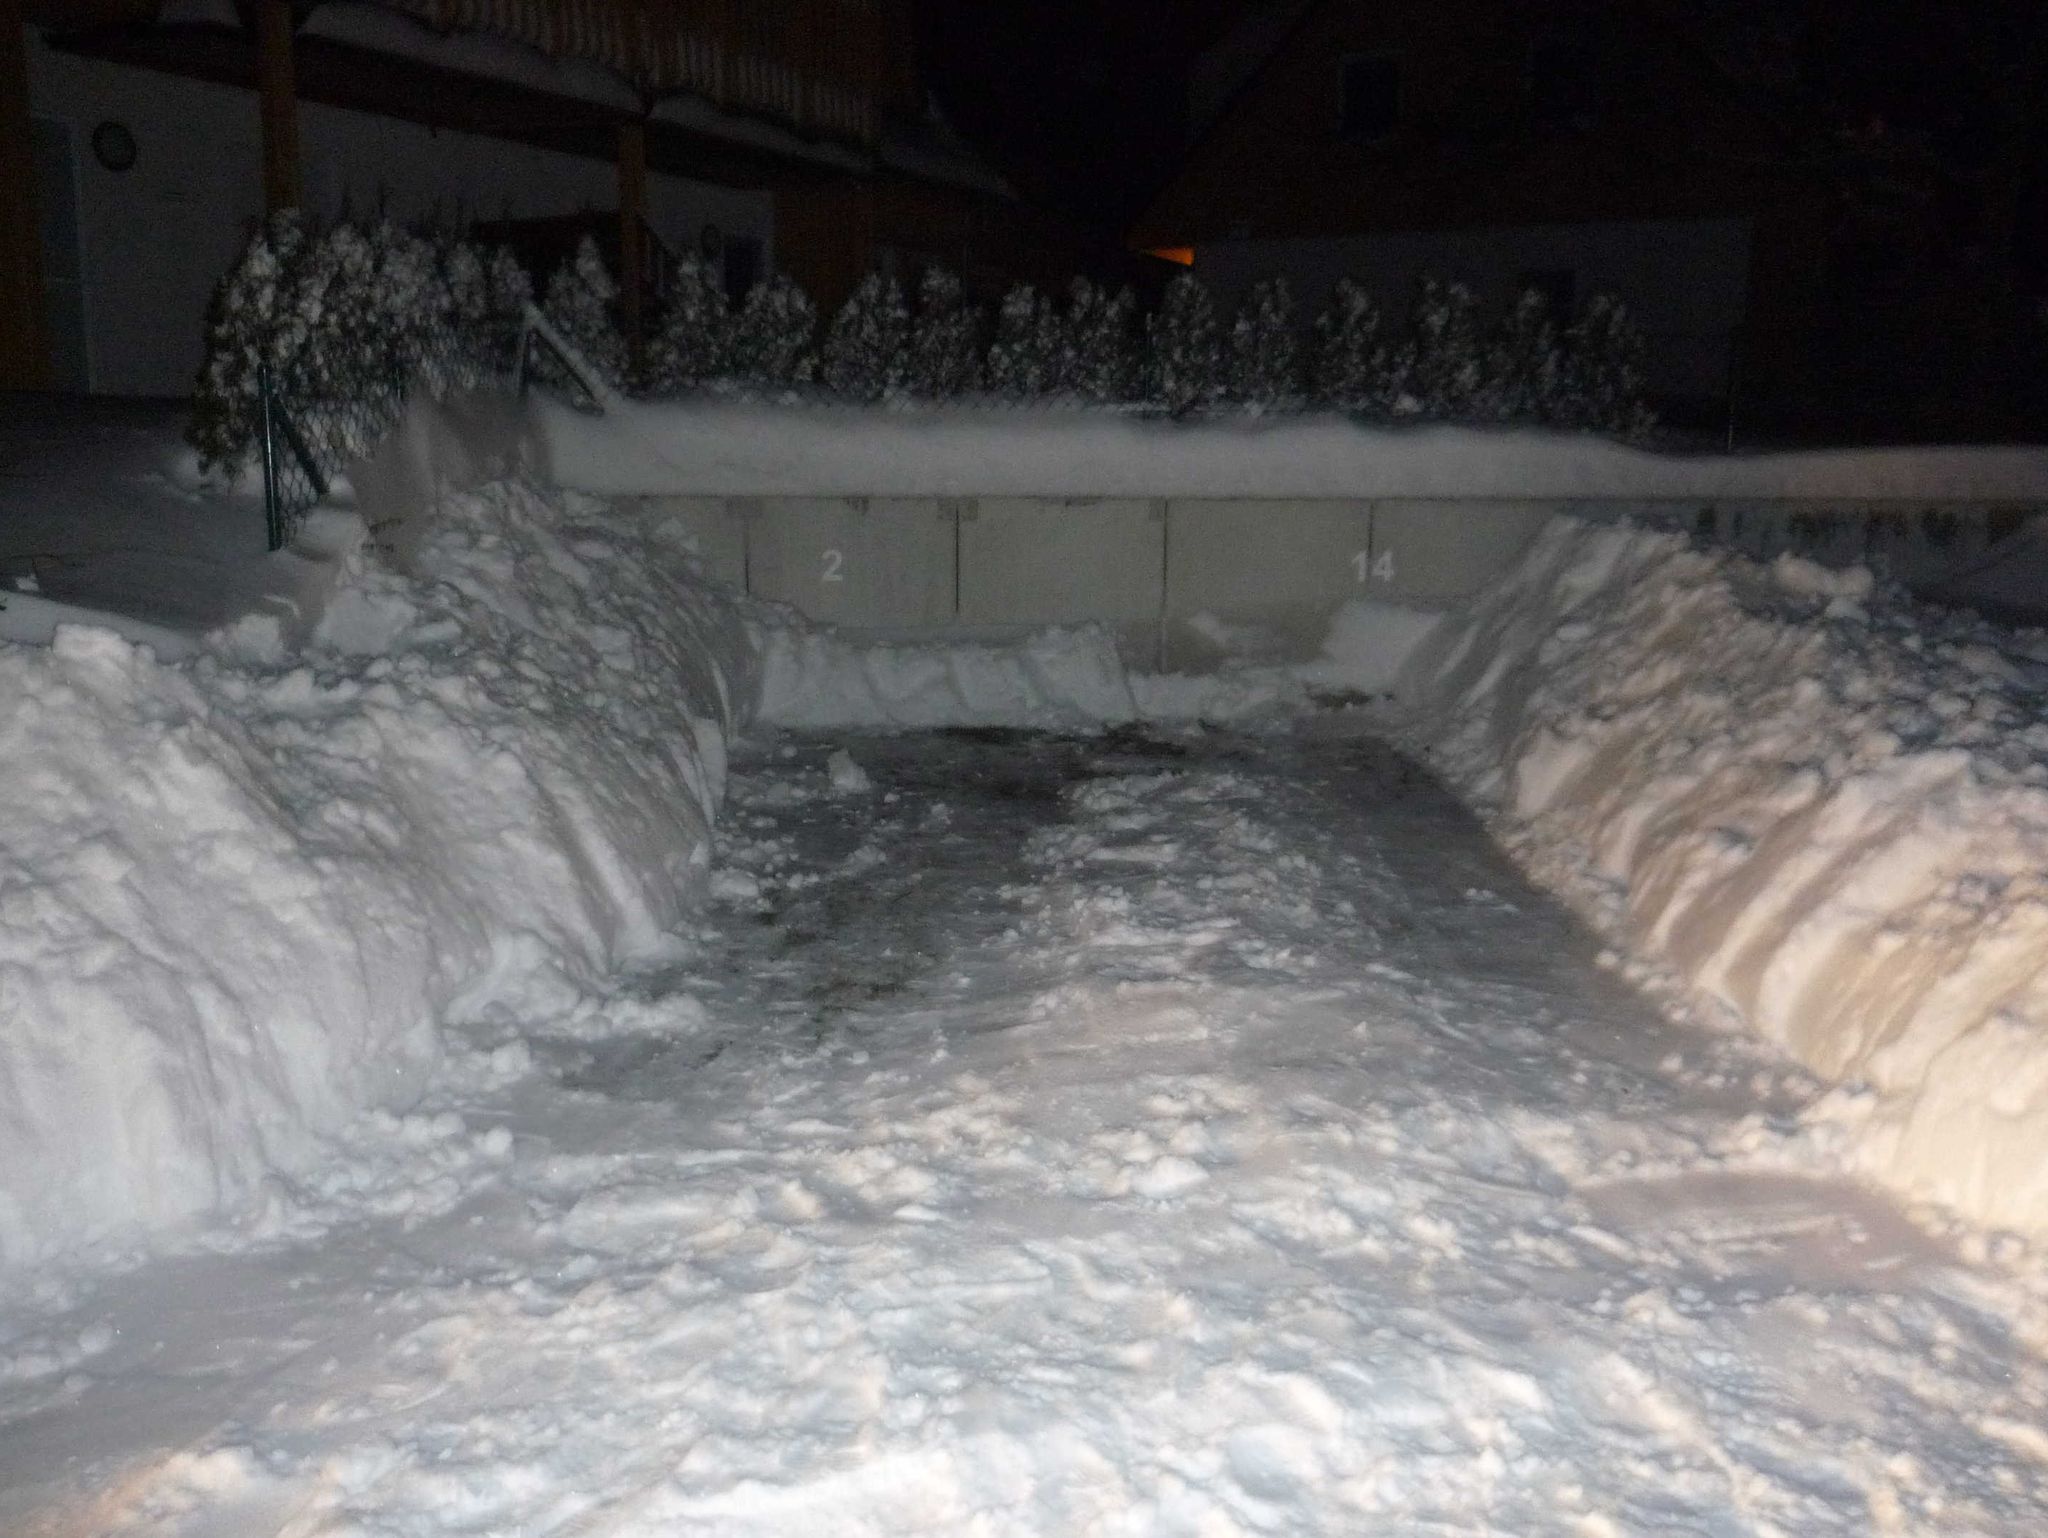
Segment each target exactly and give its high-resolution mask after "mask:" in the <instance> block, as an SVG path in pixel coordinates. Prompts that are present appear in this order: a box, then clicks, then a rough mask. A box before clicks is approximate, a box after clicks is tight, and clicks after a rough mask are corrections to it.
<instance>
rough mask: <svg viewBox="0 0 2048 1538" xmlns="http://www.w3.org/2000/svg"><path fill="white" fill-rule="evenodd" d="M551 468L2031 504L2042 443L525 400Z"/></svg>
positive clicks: (1219, 490) (1089, 486) (935, 490)
mask: <svg viewBox="0 0 2048 1538" xmlns="http://www.w3.org/2000/svg"><path fill="white" fill-rule="evenodd" d="M533 409H534V412H535V418H534V420H535V426H536V428H537V430H538V432H539V434H540V437H541V439H542V441H543V442H544V443H545V445H546V454H547V459H548V464H549V470H550V473H551V474H552V475H553V476H554V478H555V479H556V480H557V481H558V482H559V483H560V484H562V485H564V486H571V487H574V488H576V489H577V490H579V491H587V492H595V493H598V494H601V495H655V496H658V495H665V494H688V495H693V496H759V497H817V496H885V497H886V496H902V497H956V496H957V497H975V496H980V497H993V496H1046V497H1259V498H1267V497H1502V498H1509V499H1520V500H1528V499H1537V500H1557V499H1570V498H1574V497H1604V498H1619V499H1623V500H1631V501H1652V500H1656V499H1659V498H1666V497H1686V498H1738V499H1740V498H1776V497H1788V498H1802V497H1804V498H1823V499H1825V498H1845V499H1854V498H1901V497H1903V498H1925V499H1927V500H1929V501H1933V502H1942V503H1953V502H1967V501H1973V500H1976V501H1997V500H2011V499H2018V500H2021V501H2030V500H2038V499H2039V497H2040V495H2041V491H2042V487H2043V486H2044V485H2048V449H2040V448H1952V447H1939V448H1925V447H1922V448H1897V449H1829V450H1808V451H1802V452H1797V453H1772V454H1665V453H1657V452H1653V451H1651V450H1647V449H1638V448H1630V447H1628V446H1627V445H1624V444H1620V443H1616V442H1614V441H1612V440H1611V439H1607V438H1602V437H1599V436H1597V435H1594V434H1591V433H1561V432H1552V431H1547V430H1542V429H1536V428H1501V429H1491V428H1473V427H1369V426H1363V425H1360V424H1359V423H1356V422H1354V421H1352V420H1350V419H1349V418H1347V417H1342V416H1301V417H1292V416H1290V417H1253V416H1219V417H1216V418H1213V419H1206V420H1202V421H1198V422H1172V421H1164V420H1159V419H1154V418H1146V417H1128V416H1120V415H1117V414H1115V413H1113V412H1104V411H1093V410H1087V409H1081V408H1071V409H1059V408H1033V409H1020V408H1016V407H1009V408H1004V407H972V406H948V407H943V408H935V409H911V408H903V409H896V408H887V407H857V406H824V405H807V406H778V405H748V404H737V403H732V402H720V401H715V400H691V401H669V402H647V401H619V402H614V403H612V404H611V405H609V406H608V407H607V410H606V413H605V415H603V416H588V415H585V414H584V413H582V412H579V411H576V410H574V409H572V408H571V407H569V406H566V405H564V404H562V403H561V402H559V401H556V400H553V399H551V398H548V397H543V396H537V397H535V398H534V405H533Z"/></svg>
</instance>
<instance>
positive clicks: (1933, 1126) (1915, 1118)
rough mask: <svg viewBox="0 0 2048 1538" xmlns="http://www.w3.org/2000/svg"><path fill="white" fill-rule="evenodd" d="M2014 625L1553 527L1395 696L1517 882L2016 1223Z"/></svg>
mask: <svg viewBox="0 0 2048 1538" xmlns="http://www.w3.org/2000/svg"><path fill="white" fill-rule="evenodd" d="M2012 641H2013V638H2012V637H2010V636H2004V637H2001V636H2000V634H1999V633H1998V632H1995V631H1992V630H1989V629H1987V628H1985V627H1983V626H1980V625H1978V624H1977V623H1975V622H1974V621H1968V620H1963V619H1958V618H1948V617H1943V616H1940V615H1938V614H1934V613H1932V612H1930V611H1926V610H1919V609H1914V608H1912V607H1910V606H1909V605H1907V604H1906V603H1905V602H1904V601H1903V600H1901V599H1899V598H1897V597H1896V596H1894V595H1892V594H1888V593H1885V592H1881V591H1876V590H1874V588H1873V584H1872V583H1871V582H1870V580H1869V579H1868V577H1867V575H1864V574H1844V573H1839V572H1825V571H1822V570H1821V569H1819V568H1817V567H1814V566H1812V565H1811V563H1808V562H1804V561H1798V560H1791V559H1785V560H1780V561H1779V562H1777V563H1776V564H1775V565H1771V566H1763V565H1758V564H1756V563H1753V562H1750V561H1747V560H1745V559H1743V558H1740V557H1737V556H1732V555H1727V554H1708V553H1701V552H1699V551H1695V550H1693V549H1691V548H1690V547H1689V546H1688V545H1687V543H1686V542H1685V541H1684V540H1682V539H1681V538H1679V537H1677V536H1674V535H1669V534H1661V533H1652V532H1648V531H1645V530H1642V529H1634V528H1625V527H1623V528H1616V527H1593V526H1588V525H1584V524H1580V523H1577V522H1573V521H1570V520H1559V521H1557V522H1555V523H1553V524H1552V525H1551V526H1550V527H1549V528H1548V529H1547V530H1546V531H1545V533H1544V534H1543V535H1542V537H1541V538H1540V539H1539V540H1538V542H1537V543H1536V544H1535V546H1534V547H1532V549H1531V551H1530V552H1529V554H1528V555H1527V556H1526V557H1525V559H1524V560H1523V562H1522V563H1521V565H1520V566H1519V567H1518V568H1517V569H1516V570H1514V571H1512V572H1511V573H1509V574H1508V575H1507V576H1505V577H1503V578H1501V579H1500V580H1499V581H1497V582H1496V583H1495V584H1494V585H1493V586H1492V587H1491V588H1490V589H1489V590H1487V591H1486V592H1484V593H1482V594H1481V595H1479V596H1478V597H1477V598H1476V599H1475V600H1473V601H1472V602H1471V603H1470V604H1469V606H1468V607H1467V609H1466V610H1465V611H1464V612H1463V613H1461V614H1460V615H1458V616H1456V617H1454V618H1453V619H1452V620H1450V621H1449V622H1447V623H1446V624H1445V625H1444V627H1443V628H1442V629H1441V630H1439V631H1438V632H1437V633H1436V634H1434V635H1433V636H1432V637H1430V638H1429V640H1428V641H1427V642H1426V643H1425V644H1424V645H1423V646H1422V647H1421V648H1420V649H1419V650H1418V651H1417V653H1416V654H1415V656H1414V657H1413V658H1411V660H1410V661H1409V664H1408V666H1407V668H1406V669H1405V672H1404V676H1403V681H1402V689H1403V693H1404V695H1405V696H1406V700H1407V703H1409V704H1410V705H1412V706H1414V707H1415V708H1416V709H1417V710H1418V712H1419V717H1418V719H1419V722H1420V737H1421V739H1422V740H1423V741H1424V742H1425V743H1427V744H1428V746H1429V747H1430V749H1431V751H1432V753H1433V755H1434V756H1435V757H1436V759H1437V760H1438V761H1439V762H1440V763H1441V764H1442V765H1443V766H1444V767H1445V768H1446V769H1447V770H1448V771H1449V773H1450V774H1451V775H1452V777H1453V778H1454V779H1455V780H1457V781H1458V782H1459V783H1460V784H1461V785H1462V786H1463V787H1464V788H1465V789H1466V790H1467V791H1468V792H1470V793H1473V794H1474V795H1475V796H1476V797H1477V798H1478V799H1479V800H1480V801H1481V802H1482V803H1484V804H1485V805H1487V806H1489V807H1490V808H1492V809H1493V810H1494V811H1495V812H1496V813H1497V815H1498V818H1499V820H1500V822H1501V823H1502V824H1504V825H1505V829H1506V831H1507V833H1508V835H1509V838H1510V841H1511V843H1513V844H1514V845H1516V847H1517V848H1518V851H1519V852H1521V853H1522V854H1523V855H1524V856H1525V857H1527V858H1529V859H1530V860H1531V862H1532V863H1533V864H1534V865H1535V866H1536V867H1537V868H1538V870H1539V871H1540V872H1541V873H1543V874H1544V875H1546V876H1547V877H1549V878H1551V879H1553V880H1555V881H1557V882H1559V883H1560V884H1562V885H1564V886H1565V887H1566V888H1567V889H1568V890H1573V891H1576V892H1578V893H1579V894H1580V895H1581V896H1584V897H1588V898H1590V899H1591V906H1592V907H1593V909H1594V911H1595V912H1596V914H1597V915H1598V916H1599V917H1601V918H1602V919H1603V920H1604V921H1605V922H1606V924H1607V926H1608V927H1609V928H1610V930H1612V931H1613V932H1615V933H1617V935H1618V936H1620V937H1622V938H1624V939H1625V941H1626V942H1627V943H1628V944H1629V945H1630V947H1631V948H1633V949H1634V950H1636V951H1637V952H1638V953H1640V954H1644V955H1646V956H1647V957H1649V958H1651V959H1654V960H1657V961H1660V962H1663V963H1665V964H1668V965H1670V966H1671V967H1673V968H1675V969H1676V970H1677V971H1678V972H1680V973H1681V974H1683V975H1684V976H1685V977H1686V978H1688V979H1690V980H1691V981H1692V982H1693V983H1694V984H1695V985H1696V986H1697V987H1698V988H1699V989H1700V990H1701V991H1702V992H1703V993H1704V994H1706V995H1707V996H1709V997H1711V998H1713V999H1717V1000H1719V1001H1721V1002H1722V1003H1724V1004H1725V1005H1726V1006H1728V1007H1729V1008H1730V1009H1732V1010H1733V1011H1734V1012H1735V1013H1736V1014H1737V1015H1739V1016H1740V1017H1741V1018H1742V1019H1743V1020H1745V1021H1747V1022H1748V1023H1749V1024H1751V1025H1752V1026H1754V1027H1755V1028H1756V1029H1758V1030H1760V1031H1762V1032H1763V1033H1764V1034H1765V1035H1767V1036H1769V1037H1770V1038H1772V1039H1773V1040H1775V1041H1777V1042H1778V1043H1780V1044H1782V1045H1783V1046H1785V1047H1787V1048H1788V1049H1790V1050H1791V1051H1792V1052H1793V1053H1794V1054H1796V1055H1797V1056H1798V1057H1799V1058H1800V1059H1801V1060H1803V1061H1804V1062H1806V1063H1807V1064H1809V1065H1810V1066H1811V1067H1813V1068H1814V1069H1815V1070H1816V1071H1817V1072H1819V1073H1821V1074H1824V1075H1826V1076H1829V1077H1830V1078H1835V1079H1841V1080H1847V1081H1851V1083H1852V1084H1853V1085H1856V1086H1867V1089H1865V1088H1860V1087H1859V1088H1851V1089H1849V1090H1845V1091H1843V1092H1841V1093H1840V1094H1838V1095H1837V1096H1835V1097H1833V1100H1832V1107H1833V1109H1834V1110H1835V1111H1836V1112H1837V1113H1839V1114H1844V1115H1846V1116H1847V1117H1848V1119H1850V1120H1851V1121H1853V1122H1854V1123H1855V1125H1856V1128H1857V1134H1858V1135H1857V1136H1856V1137H1855V1139H1854V1149H1855V1153H1854V1157H1855V1158H1856V1159H1857V1161H1858V1163H1859V1165H1860V1167H1861V1168H1863V1169H1865V1170H1867V1171H1868V1172H1870V1173H1872V1174H1874V1175H1877V1176H1879V1177H1881V1178H1884V1179H1887V1180H1889V1181H1891V1182H1893V1183H1896V1184H1899V1185H1902V1186H1904V1187H1905V1188H1907V1189H1909V1190H1911V1191H1913V1192H1915V1193H1917V1194H1921V1195H1924V1196H1929V1197H1933V1198H1936V1199H1939V1200H1942V1201H1945V1202H1948V1203H1951V1204H1952V1205H1954V1206H1956V1207H1958V1208H1960V1209H1963V1210H1964V1211H1966V1212H1969V1213H1971V1214H1972V1215H1974V1216H1976V1217H1978V1218H1980V1219H1983V1220H1986V1221H1989V1222H1993V1223H1999V1224H2007V1225H2012V1226H2018V1227H2040V1226H2042V1225H2048V721H2044V720H2043V718H2042V712H2041V708H2040V699H2041V690H2042V688H2043V686H2044V684H2048V668H2044V667H2043V666H2042V665H2040V664H2039V663H2038V662H2036V661H2035V660H2034V659H2032V658H2030V657H2028V656H2027V655H2025V654H2024V653H2023V652H2018V651H2016V650H2015V649H2014V647H2013V645H2012V644H2011V643H2012ZM2001 643H2003V644H2001Z"/></svg>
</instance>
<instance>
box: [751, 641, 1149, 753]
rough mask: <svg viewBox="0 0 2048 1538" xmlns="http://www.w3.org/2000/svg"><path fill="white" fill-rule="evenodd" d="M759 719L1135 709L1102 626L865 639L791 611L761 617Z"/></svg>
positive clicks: (1093, 722) (896, 719)
mask: <svg viewBox="0 0 2048 1538" xmlns="http://www.w3.org/2000/svg"><path fill="white" fill-rule="evenodd" d="M756 644H757V645H758V646H759V649H760V654H761V718H762V719H763V720H764V721H768V722H771V723H773V724H774V725H777V726H788V727H796V728H799V729H803V730H833V729H837V728H843V727H853V726H870V727H872V726H890V727H935V726H1019V727H1042V728H1045V729H1047V730H1052V731H1073V730H1083V731H1085V730H1089V729H1091V728H1095V727H1100V726H1102V725H1104V724H1108V723H1115V722H1119V721H1129V720H1131V719H1132V718H1133V717H1135V716H1136V715H1137V714H1138V707H1137V705H1136V703H1135V701H1134V700H1133V699H1132V697H1131V684H1130V680H1129V679H1127V678H1126V677H1125V675H1124V667H1123V663H1122V661H1121V660H1120V659H1119V657H1118V656H1117V650H1116V641H1115V638H1114V637H1113V636H1111V635H1110V633H1109V632H1108V631H1106V630H1104V629H1102V628H1100V627H1098V626H1083V627H1080V628H1076V629H1071V630H1058V629H1055V630H1046V631H1041V632H1039V633H1038V634H1036V635H1033V636H1029V637H1027V638H1025V639H1023V640H1021V641H1014V642H1007V643H998V642H961V641H941V642H929V641H927V642H913V641H905V642H901V643H890V642H875V641H861V640H857V639H854V638H851V637H848V636H845V635H842V634H840V633H838V632H836V631H832V630H817V629H812V628H810V627H809V626H808V625H806V624H805V623H804V622H803V621H802V620H800V619H797V618H795V617H794V616H793V615H792V616H790V618H789V619H788V620H787V621H786V622H781V623H771V624H767V625H764V626H762V627H760V629H759V630H758V632H757V636H756Z"/></svg>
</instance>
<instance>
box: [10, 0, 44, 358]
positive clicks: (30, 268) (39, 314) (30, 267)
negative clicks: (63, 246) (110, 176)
mask: <svg viewBox="0 0 2048 1538" xmlns="http://www.w3.org/2000/svg"><path fill="white" fill-rule="evenodd" d="M22 27H23V17H22V5H21V0H0V390H40V389H46V388H48V386H49V383H50V335H49V322H48V318H47V317H46V315H45V313H44V310H43V303H44V300H43V226H42V221H41V220H40V219H39V218H38V217H37V214H36V157H35V138H34V135H33V133H32V131H31V130H30V127H29V116H28V48H27V46H26V43H25V42H24V39H23V32H22Z"/></svg>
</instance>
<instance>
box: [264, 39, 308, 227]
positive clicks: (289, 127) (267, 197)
mask: <svg viewBox="0 0 2048 1538" xmlns="http://www.w3.org/2000/svg"><path fill="white" fill-rule="evenodd" d="M255 8H256V96H257V101H258V106H259V109H260V111H261V113H262V117H263V207H264V211H265V212H266V213H273V214H274V213H277V212H279V211H281V210H283V209H287V208H297V207H299V206H300V205H301V203H303V201H304V193H303V190H302V188H301V186H300V181H299V85H298V71H297V68H296V65H295V61H294V59H293V57H292V7H291V0H255Z"/></svg>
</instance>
